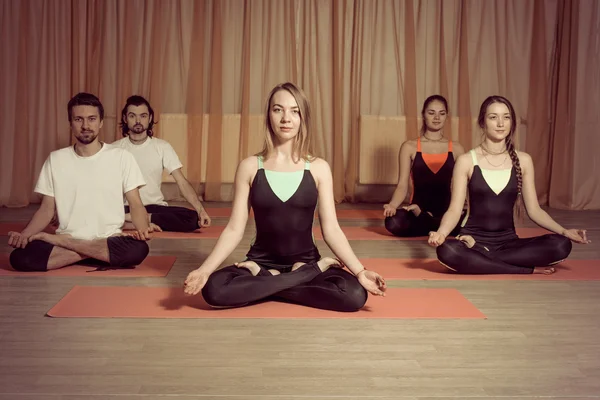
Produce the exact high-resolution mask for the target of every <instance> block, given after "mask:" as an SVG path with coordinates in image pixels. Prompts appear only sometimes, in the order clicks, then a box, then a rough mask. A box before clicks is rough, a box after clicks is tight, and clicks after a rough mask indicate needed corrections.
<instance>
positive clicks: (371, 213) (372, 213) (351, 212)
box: [206, 207, 384, 220]
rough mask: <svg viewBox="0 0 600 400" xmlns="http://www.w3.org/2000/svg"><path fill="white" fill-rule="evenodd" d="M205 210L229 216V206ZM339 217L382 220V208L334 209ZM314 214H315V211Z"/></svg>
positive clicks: (218, 216)
mask: <svg viewBox="0 0 600 400" xmlns="http://www.w3.org/2000/svg"><path fill="white" fill-rule="evenodd" d="M206 212H207V213H208V215H209V216H210V217H211V218H213V217H214V218H229V217H231V208H230V207H218V208H210V207H209V208H206ZM336 214H337V217H338V218H339V219H380V220H383V219H384V218H383V208H382V209H377V210H363V209H351V208H344V209H339V210H337V211H336ZM315 216H317V214H316V213H315ZM250 217H252V218H253V217H254V214H253V213H252V210H250Z"/></svg>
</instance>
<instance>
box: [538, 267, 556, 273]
mask: <svg viewBox="0 0 600 400" xmlns="http://www.w3.org/2000/svg"><path fill="white" fill-rule="evenodd" d="M555 272H556V268H554V267H542V268H534V269H533V273H534V274H544V275H552V274H553V273H555Z"/></svg>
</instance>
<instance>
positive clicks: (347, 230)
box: [313, 226, 552, 241]
mask: <svg viewBox="0 0 600 400" xmlns="http://www.w3.org/2000/svg"><path fill="white" fill-rule="evenodd" d="M342 231H343V232H344V234H345V235H346V238H347V239H348V240H401V241H426V240H427V237H426V236H419V237H409V238H406V237H397V236H394V235H392V234H391V233H389V232H388V231H387V230H386V229H385V227H383V226H342ZM547 233H552V232H549V231H547V230H545V229H542V228H517V235H519V237H521V238H529V237H534V236H540V235H545V234H547ZM313 234H314V237H315V239H318V240H322V239H323V235H322V234H321V229H320V228H319V227H314V228H313Z"/></svg>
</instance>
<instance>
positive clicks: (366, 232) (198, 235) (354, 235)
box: [0, 210, 551, 241]
mask: <svg viewBox="0 0 600 400" xmlns="http://www.w3.org/2000/svg"><path fill="white" fill-rule="evenodd" d="M343 211H347V210H343ZM351 211H373V210H351ZM26 225H27V222H3V223H0V235H7V234H8V232H9V231H17V232H20V231H22V230H23V229H24V228H25V226H26ZM223 229H225V226H210V227H208V228H202V229H199V230H197V231H194V232H156V233H153V234H152V237H155V238H163V239H215V238H218V237H219V235H220V234H221V233H222V232H223ZM342 230H343V231H344V233H345V234H346V237H347V238H348V240H402V241H406V240H410V241H412V240H417V241H422V240H425V238H426V237H425V236H422V237H413V238H401V237H396V236H393V235H392V234H391V233H389V232H388V231H387V230H386V229H385V227H383V226H342ZM46 231H47V232H54V229H53V228H51V227H48V228H46ZM546 233H551V232H548V231H547V230H545V229H542V228H517V234H518V235H519V237H524V238H526V237H532V236H539V235H544V234H546ZM313 234H314V237H315V239H317V240H322V239H323V235H322V234H321V228H319V227H318V226H315V227H314V228H313Z"/></svg>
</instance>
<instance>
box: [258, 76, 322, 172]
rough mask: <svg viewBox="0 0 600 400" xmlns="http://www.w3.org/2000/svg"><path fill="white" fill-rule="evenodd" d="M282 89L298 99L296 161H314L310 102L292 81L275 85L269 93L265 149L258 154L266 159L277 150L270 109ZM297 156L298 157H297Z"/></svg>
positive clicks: (293, 148)
mask: <svg viewBox="0 0 600 400" xmlns="http://www.w3.org/2000/svg"><path fill="white" fill-rule="evenodd" d="M280 90H285V91H287V92H288V93H290V94H291V95H292V96H294V99H295V100H296V103H297V104H298V108H299V110H300V129H299V131H298V134H297V135H296V138H295V139H294V144H293V147H292V156H293V157H294V161H296V162H297V161H299V160H300V159H303V160H306V161H312V160H314V158H315V156H314V154H315V152H314V145H313V139H312V135H311V132H312V130H313V129H312V122H311V118H310V104H309V103H308V99H307V98H306V95H305V94H304V92H303V91H302V89H300V88H299V87H298V86H296V85H294V84H293V83H291V82H286V83H282V84H279V85H277V86H275V87H274V88H273V90H271V93H269V97H268V98H267V104H266V106H265V127H266V129H265V141H264V145H263V149H262V150H261V151H260V153H257V154H256V155H257V156H259V157H263V158H264V159H266V158H268V157H269V155H270V154H272V153H273V151H274V150H275V145H274V144H273V136H274V135H275V132H274V130H273V127H272V126H271V117H270V114H271V113H270V111H271V101H272V100H273V96H275V93H277V92H279V91H280ZM296 157H298V159H296Z"/></svg>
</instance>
